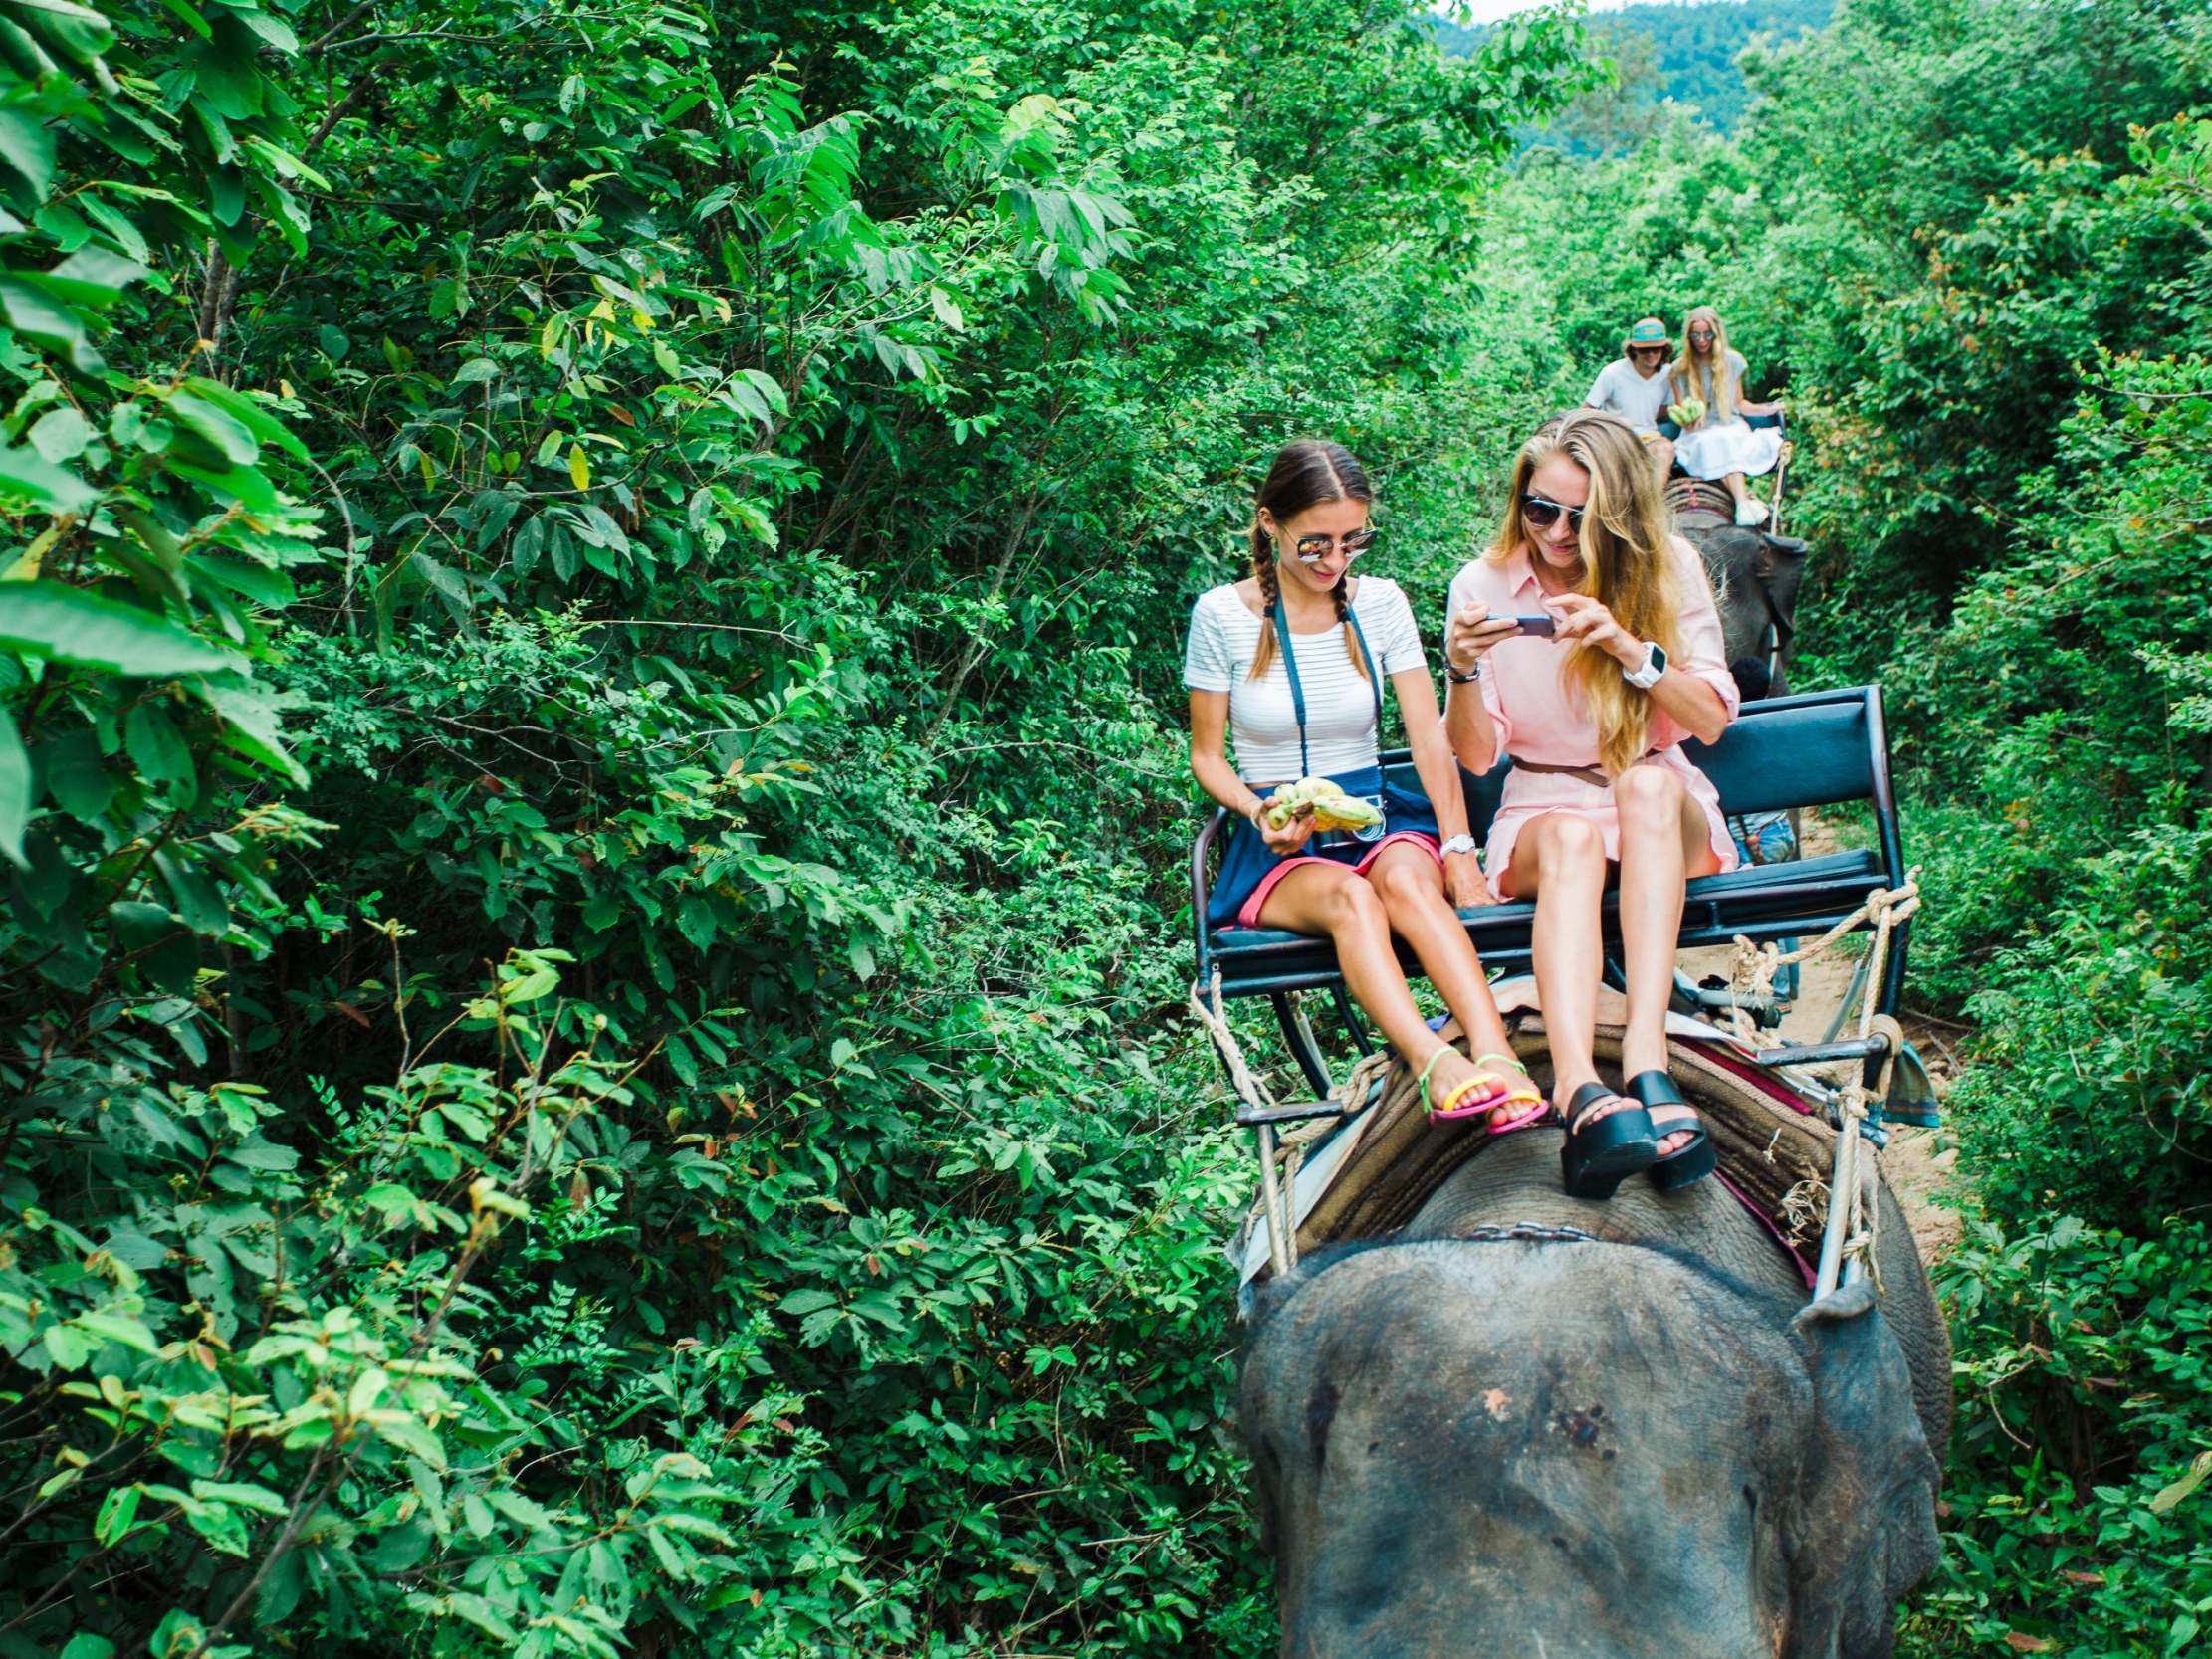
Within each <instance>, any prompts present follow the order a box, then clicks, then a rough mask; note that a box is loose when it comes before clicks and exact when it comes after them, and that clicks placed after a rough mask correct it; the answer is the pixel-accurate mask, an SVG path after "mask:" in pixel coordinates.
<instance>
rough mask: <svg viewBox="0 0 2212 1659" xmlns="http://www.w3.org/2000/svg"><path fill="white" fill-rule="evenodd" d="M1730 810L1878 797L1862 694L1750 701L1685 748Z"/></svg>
mask: <svg viewBox="0 0 2212 1659" xmlns="http://www.w3.org/2000/svg"><path fill="white" fill-rule="evenodd" d="M1682 752H1683V753H1684V754H1686V755H1688V756H1689V758H1690V760H1691V761H1692V762H1693V763H1694V764H1695V765H1696V767H1697V769H1698V770H1699V771H1701V772H1703V773H1704V774H1705V775H1706V776H1707V777H1709V778H1711V779H1712V782H1713V787H1714V788H1715V789H1717V790H1718V791H1719V792H1720V804H1721V806H1722V807H1723V808H1724V809H1725V810H1727V811H1729V812H1779V811H1781V810H1783V809H1784V808H1785V807H1793V806H1832V805H1834V804H1836V803H1837V802H1838V801H1864V800H1872V799H1874V796H1875V771H1874V767H1875V757H1874V742H1873V738H1872V734H1871V731H1870V728H1869V722H1868V712H1867V698H1866V695H1865V693H1864V692H1858V691H1854V692H1845V693H1815V694H1812V695H1810V696H1806V697H1780V698H1775V699H1774V700H1773V701H1772V702H1770V703H1747V704H1745V705H1744V706H1743V713H1742V714H1740V715H1739V716H1737V717H1736V719H1735V720H1734V721H1733V722H1731V723H1730V724H1729V726H1728V729H1727V730H1726V731H1723V732H1722V733H1721V734H1720V741H1719V742H1717V743H1713V744H1710V745H1707V744H1705V743H1700V742H1698V741H1697V740H1696V739H1695V738H1692V739H1690V740H1689V741H1688V742H1686V743H1684V744H1683V745H1682Z"/></svg>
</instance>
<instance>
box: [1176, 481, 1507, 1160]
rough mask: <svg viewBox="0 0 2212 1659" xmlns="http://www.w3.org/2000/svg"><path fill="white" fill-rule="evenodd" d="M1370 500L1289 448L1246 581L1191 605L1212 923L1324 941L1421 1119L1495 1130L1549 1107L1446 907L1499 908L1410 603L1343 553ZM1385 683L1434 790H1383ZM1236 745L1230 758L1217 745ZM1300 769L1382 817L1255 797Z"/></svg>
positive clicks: (1254, 538)
mask: <svg viewBox="0 0 2212 1659" xmlns="http://www.w3.org/2000/svg"><path fill="white" fill-rule="evenodd" d="M1373 501H1374V491H1373V488H1372V487H1371V486H1370V485H1369V483H1368V479H1367V474H1366V473H1365V472H1364V471H1363V470H1362V469H1361V467H1360V464H1359V463H1358V462H1357V461H1355V460H1354V459H1353V458H1352V456H1351V455H1350V454H1349V453H1348V452H1347V451H1346V450H1345V449H1344V448H1343V447H1342V446H1341V445H1337V444H1331V443H1324V442H1321V441H1318V440H1314V439H1304V440H1300V441H1299V442H1297V443H1293V444H1290V445H1288V446H1287V447H1285V448H1284V450H1283V451H1282V453H1281V454H1280V455H1278V456H1276V457H1275V464H1274V466H1273V467H1272V468H1270V469H1269V471H1268V474H1267V479H1266V482H1265V483H1263V484H1262V485H1261V486H1260V487H1259V501H1258V506H1257V509H1256V510H1255V512H1254V513H1253V516H1252V523H1251V559H1252V573H1251V575H1249V576H1248V577H1246V578H1245V579H1244V580H1242V581H1240V582H1234V583H1231V584H1228V585H1225V586H1222V587H1217V588H1215V589H1214V590H1213V591H1212V592H1210V593H1207V594H1205V595H1204V596H1202V597H1201V598H1200V600H1199V602H1198V605H1197V607H1196V608H1195V609H1194V610H1193V612H1192V615H1191V639H1190V648H1189V651H1188V653H1187V655H1186V657H1185V660H1184V682H1185V684H1186V685H1188V686H1189V687H1190V688H1191V769H1192V771H1193V772H1194V773H1196V774H1197V776H1198V780H1199V783H1200V784H1201V786H1202V787H1204V788H1205V790H1206V792H1207V793H1208V794H1209V795H1211V796H1213V797H1214V799H1215V800H1217V801H1218V802H1219V803H1220V804H1221V805H1222V806H1223V807H1224V808H1226V809H1227V810H1228V811H1229V812H1231V813H1233V814H1235V815H1236V816H1237V817H1239V818H1241V819H1243V822H1242V823H1241V824H1239V825H1237V826H1236V827H1235V829H1234V830H1233V831H1232V832H1231V834H1230V836H1229V839H1228V845H1227V847H1226V849H1225V851H1224V852H1223V854H1222V858H1221V868H1220V873H1219V875H1218V877H1217V879H1216V881H1215V884H1214V892H1213V899H1212V902H1211V904H1210V905H1209V908H1208V912H1207V919H1206V921H1207V926H1208V927H1210V928H1280V929H1284V930H1287V931H1288V932H1291V933H1312V934H1316V935H1319V936H1324V937H1327V938H1329V939H1332V940H1334V941H1335V944H1336V952H1337V961H1338V965H1339V966H1340V967H1341V968H1342V970H1343V973H1344V982H1345V985H1346V987H1347V988H1348V989H1349V990H1350V991H1351V993H1352V995H1353V996H1354V997H1355V998H1356V999H1357V1000H1358V1002H1359V1004H1360V1006H1361V1007H1363V1008H1365V1009H1366V1010H1367V1012H1368V1013H1369V1014H1370V1015H1371V1016H1372V1017H1373V1018H1374V1020H1375V1023H1376V1024H1377V1025H1379V1026H1381V1027H1382V1031H1383V1035H1384V1036H1385V1037H1386V1038H1388V1039H1389V1041H1390V1043H1391V1046H1392V1047H1394V1048H1395V1049H1397V1051H1398V1053H1399V1054H1400V1056H1401V1057H1402V1058H1404V1059H1405V1060H1406V1062H1407V1063H1408V1064H1409V1065H1416V1066H1419V1067H1421V1068H1422V1072H1421V1081H1422V1098H1423V1099H1424V1101H1426V1102H1428V1103H1429V1106H1430V1111H1431V1112H1432V1114H1433V1115H1434V1116H1437V1117H1439V1118H1444V1117H1448V1118H1466V1117H1474V1116H1477V1115H1480V1116H1482V1117H1484V1118H1486V1119H1487V1120H1488V1124H1489V1129H1490V1132H1491V1133H1492V1134H1503V1133H1505V1132H1506V1131H1508V1130H1514V1129H1522V1128H1526V1127H1528V1126H1529V1125H1531V1124H1534V1123H1537V1122H1540V1121H1541V1120H1542V1119H1543V1118H1545V1117H1546V1116H1548V1115H1549V1110H1550V1108H1549V1105H1548V1103H1547V1102H1546V1101H1545V1100H1544V1098H1543V1095H1542V1093H1541V1091H1539V1090H1538V1089H1537V1088H1536V1086H1535V1085H1534V1084H1533V1083H1531V1082H1530V1081H1529V1077H1528V1073H1527V1072H1526V1071H1524V1070H1523V1069H1522V1068H1521V1065H1520V1062H1519V1061H1517V1060H1516V1059H1514V1058H1513V1048H1512V1044H1511V1043H1510V1041H1509V1040H1508V1039H1507V1037H1506V1034H1505V1025H1504V1022H1503V1021H1502V1020H1500V1019H1499V1017H1498V1011H1497V1004H1496V1002H1495V1001H1493V1000H1492V998H1491V996H1490V986H1489V981H1488V980H1487V978H1486V977H1485V976H1484V975H1483V972H1482V963H1481V959H1480V958H1479V957H1478V956H1477V955H1476V954H1475V950H1474V946H1473V944H1472V943H1470V942H1469V941H1468V938H1467V934H1466V930H1465V929H1464V928H1463V927H1462V926H1461V924H1460V922H1459V918H1458V916H1457V914H1456V912H1455V911H1454V909H1453V907H1454V906H1463V905H1486V904H1492V903H1494V902H1495V901H1494V900H1493V899H1492V897H1491V895H1490V891H1489V888H1488V887H1487V886H1486V885H1485V884H1484V882H1483V880H1482V872H1481V869H1480V867H1479V866H1478V865H1477V864H1476V862H1475V857H1474V841H1473V839H1472V837H1470V836H1469V835H1468V834H1467V833H1466V829H1467V826H1466V806H1465V801H1464V799H1463V798H1462V796H1461V795H1460V792H1459V779H1458V773H1457V771H1456V769H1455V768H1454V766H1453V764H1452V759H1451V754H1450V751H1449V750H1448V749H1447V748H1446V747H1445V745H1444V740H1443V727H1442V724H1441V720H1440V717H1439V715H1438V709H1437V693H1436V688H1435V686H1434V685H1432V684H1431V682H1430V679H1429V668H1428V662H1427V659H1426V657H1425V656H1424V654H1423V651H1422V646H1421V634H1420V630H1419V629H1418V628H1416V627H1415V625H1414V615H1413V610H1412V607H1411V606H1409V605H1408V604H1407V603H1406V595H1405V593H1404V591H1403V590H1401V589H1400V587H1399V586H1398V584H1397V583H1396V582H1393V581H1391V580H1389V579H1388V578H1386V577H1382V576H1362V577H1359V578H1356V579H1355V578H1354V577H1353V575H1352V564H1353V561H1354V560H1355V559H1358V558H1360V557H1361V556H1362V555H1363V554H1365V553H1367V552H1368V551H1370V550H1371V549H1372V548H1373V547H1374V545H1375V536H1376V532H1375V530H1374V528H1373V526H1371V525H1370V524H1369V523H1368V512H1369V509H1370V508H1371V506H1372V505H1373ZM1386 678H1387V679H1388V680H1389V681H1390V685H1391V688H1392V690H1393V691H1395V692H1396V693H1397V694H1398V702H1399V707H1400V708H1401V709H1402V710H1403V711H1404V713H1405V717H1406V731H1407V736H1408V738H1409V740H1410V741H1411V742H1412V744H1413V751H1414V766H1415V769H1416V771H1418V772H1419V773H1420V776H1421V781H1422V785H1423V787H1424V788H1425V789H1426V790H1427V791H1428V799H1423V798H1422V797H1421V796H1420V795H1417V794H1414V793H1412V792H1411V791H1408V790H1404V789H1400V788H1398V787H1397V786H1396V785H1394V784H1392V783H1390V782H1389V781H1387V780H1386V779H1385V778H1384V776H1383V773H1382V770H1381V767H1380V765H1379V750H1378V747H1377V744H1378V739H1379V737H1380V734H1381V726H1382V716H1383V681H1384V680H1385V679H1386ZM1231 736H1232V737H1233V738H1234V741H1235V745H1236V763H1235V764H1234V765H1233V766H1232V765H1231V764H1230V763H1229V761H1228V758H1227V755H1226V751H1225V748H1224V739H1226V738H1228V737H1231ZM1308 777H1327V778H1329V779H1330V780H1331V781H1333V782H1334V783H1335V784H1336V785H1337V786H1338V788H1339V789H1340V790H1342V791H1343V793H1345V794H1347V795H1351V796H1354V797H1356V798H1359V799H1365V800H1368V801H1370V802H1373V803H1374V804H1375V805H1377V806H1379V807H1380V808H1381V809H1382V815H1383V816H1382V821H1381V822H1380V823H1378V824H1375V825H1374V826H1372V827H1371V828H1369V829H1362V830H1350V831H1341V830H1340V831H1333V832H1323V833H1316V831H1315V829H1314V827H1313V819H1312V818H1311V817H1310V816H1293V817H1290V818H1289V819H1288V820H1287V821H1286V822H1284V823H1282V824H1280V825H1277V824H1274V823H1271V822H1270V821H1269V818H1268V816H1267V814H1266V812H1265V810H1264V809H1265V808H1266V806H1267V803H1268V800H1269V798H1270V797H1271V796H1272V795H1273V794H1274V793H1275V791H1276V790H1277V789H1279V788H1281V787H1282V786H1283V785H1284V784H1286V783H1288V782H1290V781H1292V780H1293V779H1302V778H1308ZM1432 802H1434V803H1436V804H1435V805H1434V806H1432V804H1431V803H1432ZM1439 821H1440V823H1439ZM1447 892H1448V897H1447ZM1392 933H1397V934H1398V935H1399V936H1400V937H1402V938H1404V939H1405V940H1406V942H1407V943H1408V944H1410V945H1411V946H1412V947H1413V950H1414V954H1415V955H1416V956H1417V957H1418V958H1420V961H1421V965H1422V968H1423V970H1424V971H1425V972H1427V974H1428V975H1429V979H1430V982H1431V983H1432V984H1434V985H1435V986H1436V987H1437V990H1438V994H1440V995H1441V996H1442V997H1443V1000H1444V1005H1445V1006H1446V1007H1448V1008H1449V1009H1450V1010H1451V1014H1452V1017H1453V1018H1454V1019H1456V1020H1457V1021H1458V1022H1459V1027H1460V1029H1461V1030H1463V1031H1464V1032H1466V1033H1467V1036H1468V1041H1469V1047H1470V1049H1471V1050H1472V1052H1473V1055H1474V1058H1473V1059H1471V1060H1470V1059H1468V1058H1467V1057H1466V1056H1465V1055H1462V1054H1461V1053H1460V1052H1459V1051H1458V1050H1457V1049H1456V1048H1453V1047H1452V1046H1451V1045H1449V1044H1448V1043H1445V1042H1444V1041H1443V1040H1442V1039H1440V1038H1439V1037H1438V1036H1437V1034H1436V1033H1435V1032H1434V1031H1432V1030H1431V1029H1430V1027H1429V1025H1428V1023H1427V1022H1426V1021H1425V1020H1424V1019H1423V1018H1422V1016H1421V1011H1420V1010H1419V1009H1418V1008H1417V1007H1416V1006H1415V1005H1414V998H1413V993H1412V991H1411V990H1409V989H1408V988H1407V984H1406V975H1405V973H1404V971H1403V970H1402V969H1401V968H1400V967H1399V965H1398V957H1397V955H1396V953H1395V952H1394V951H1393V949H1392V946H1391V934H1392Z"/></svg>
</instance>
